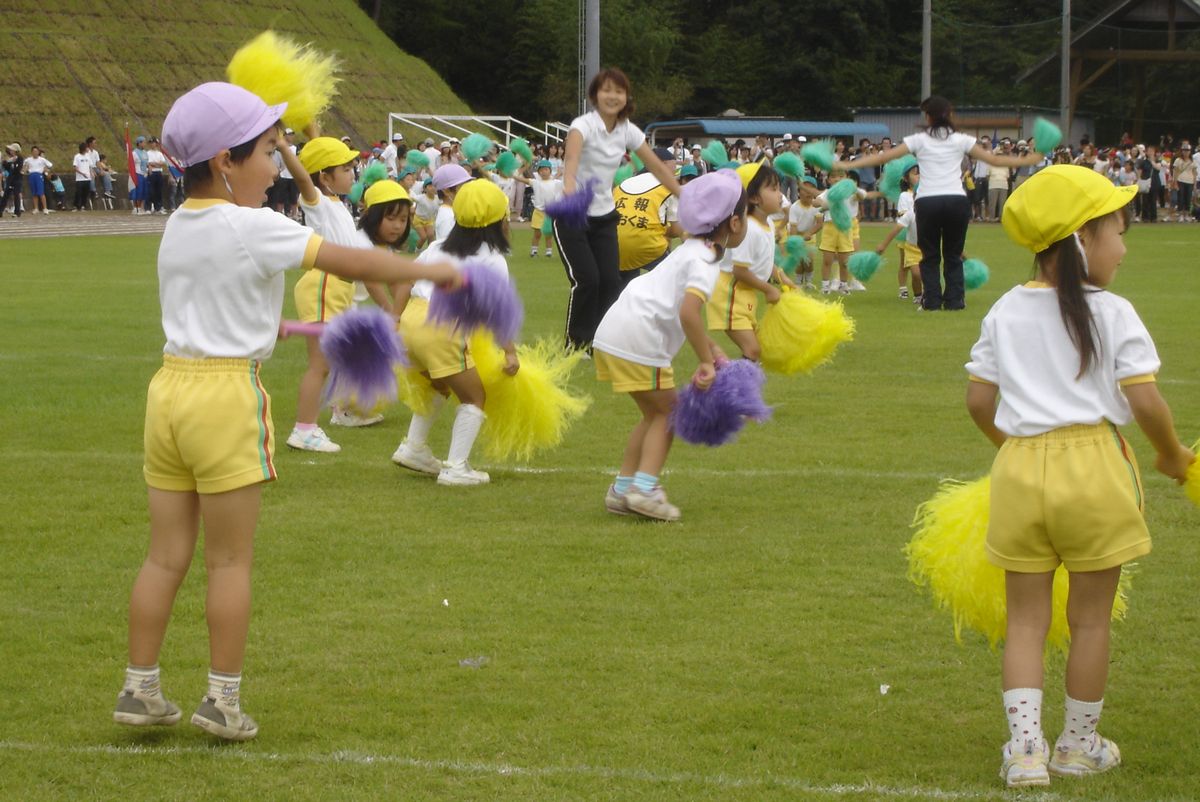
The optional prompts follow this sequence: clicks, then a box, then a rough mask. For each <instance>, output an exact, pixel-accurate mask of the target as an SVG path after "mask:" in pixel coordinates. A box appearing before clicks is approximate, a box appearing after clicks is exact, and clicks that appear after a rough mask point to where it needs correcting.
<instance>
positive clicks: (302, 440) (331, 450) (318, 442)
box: [287, 426, 342, 454]
mask: <svg viewBox="0 0 1200 802" xmlns="http://www.w3.org/2000/svg"><path fill="white" fill-rule="evenodd" d="M287 444H288V446H290V447H291V448H298V449H300V450H301V451H321V452H324V453H326V454H336V453H337V452H339V451H341V450H342V447H341V446H339V445H338V444H337V443H335V442H333V441H332V440H330V439H329V435H327V434H325V432H323V431H322V430H321V427H320V426H317V427H316V428H313V429H309V430H308V431H307V432H302V431H300V430H299V429H292V433H291V434H289V435H288V439H287Z"/></svg>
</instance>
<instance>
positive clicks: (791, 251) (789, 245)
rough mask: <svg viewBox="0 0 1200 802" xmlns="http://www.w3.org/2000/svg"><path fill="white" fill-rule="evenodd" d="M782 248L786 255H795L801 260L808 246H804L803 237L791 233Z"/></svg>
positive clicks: (806, 252)
mask: <svg viewBox="0 0 1200 802" xmlns="http://www.w3.org/2000/svg"><path fill="white" fill-rule="evenodd" d="M783 247H784V250H786V251H787V253H788V256H795V257H796V258H797V259H800V260H803V259H804V257H805V256H806V255H807V254H808V248H807V247H806V246H805V242H804V237H800V236H796V235H792V236H790V237H788V238H787V240H786V241H784V243H783Z"/></svg>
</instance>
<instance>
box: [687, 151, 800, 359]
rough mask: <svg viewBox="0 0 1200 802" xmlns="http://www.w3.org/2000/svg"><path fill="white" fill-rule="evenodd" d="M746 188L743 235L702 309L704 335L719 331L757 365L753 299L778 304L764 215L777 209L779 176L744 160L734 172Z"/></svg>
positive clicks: (772, 251)
mask: <svg viewBox="0 0 1200 802" xmlns="http://www.w3.org/2000/svg"><path fill="white" fill-rule="evenodd" d="M736 172H737V174H738V178H740V179H741V181H742V187H744V188H745V190H746V200H747V217H748V220H747V221H746V237H745V239H743V240H742V241H741V243H740V244H739V245H737V246H736V247H734V248H730V249H729V250H728V251H726V253H725V256H724V258H723V259H721V275H720V276H719V277H718V278H717V284H716V286H715V287H714V288H713V292H712V298H710V299H709V301H708V303H707V304H706V305H705V314H706V319H707V321H708V329H709V331H723V332H725V335H726V336H727V337H729V339H731V340H733V343H734V345H736V346H737V347H738V348H740V349H741V351H742V356H744V357H745V358H746V359H750V360H754V361H757V360H758V357H759V354H760V353H761V350H762V349H761V348H760V347H759V345H758V337H756V336H755V334H754V331H755V329H757V328H758V295H759V293H761V294H762V295H763V297H764V298H766V300H767V303H769V304H773V303H775V302H777V301H778V300H779V297H780V292H779V288H778V287H776V286H774V285H773V284H771V280H772V279H775V278H776V274H777V273H779V272H781V271H778V270H777V269H776V267H775V236H774V232H773V231H772V229H771V224H770V216H771V215H773V214H776V213H777V212H779V211H780V210H781V209H782V208H783V191H782V189H781V187H780V182H779V173H777V172H775V170H774V169H773V168H772V167H771V166H769V165H766V164H761V163H759V162H750V163H749V164H743V165H742V166H741V167H738V168H737V171H736Z"/></svg>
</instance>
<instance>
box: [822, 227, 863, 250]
mask: <svg viewBox="0 0 1200 802" xmlns="http://www.w3.org/2000/svg"><path fill="white" fill-rule="evenodd" d="M853 230H854V229H853V228H851V230H850V231H842V230H841V229H839V228H838V227H837V226H835V225H834V224H833V221H832V220H826V221H825V225H823V226H821V244H820V245H819V246H818V247H819V248H820V249H821V250H822V251H825V252H826V253H854V238H853V237H851V236H850V234H851V232H852V231H853Z"/></svg>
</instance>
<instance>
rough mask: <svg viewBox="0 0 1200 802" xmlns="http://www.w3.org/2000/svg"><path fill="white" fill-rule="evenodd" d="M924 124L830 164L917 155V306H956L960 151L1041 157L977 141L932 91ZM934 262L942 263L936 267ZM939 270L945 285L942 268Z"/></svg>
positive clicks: (962, 217)
mask: <svg viewBox="0 0 1200 802" xmlns="http://www.w3.org/2000/svg"><path fill="white" fill-rule="evenodd" d="M921 111H922V112H923V113H924V115H925V130H924V131H921V132H918V133H915V134H912V135H910V136H906V137H905V138H904V142H903V143H902V144H900V145H897V146H896V147H894V148H889V149H887V150H883V151H880V152H879V153H874V154H871V155H869V156H863V157H861V158H859V159H857V160H855V161H853V162H842V161H838V162H835V166H836V167H840V168H842V169H853V168H854V167H856V166H860V167H872V166H875V165H879V164H884V163H885V162H889V161H891V160H892V159H898V158H900V157H901V156H903V155H905V154H906V153H911V154H912V155H914V156H916V157H917V161H918V162H919V163H920V165H921V177H922V180H921V186H920V188H919V189H918V190H917V197H916V202H915V205H914V208H915V209H916V214H917V232H918V236H919V237H920V242H919V243H917V244H918V245H919V247H920V248H921V280H922V283H923V285H924V293H923V298H922V308H923V309H926V310H931V311H932V310H935V309H947V310H957V309H963V308H965V307H966V288H965V286H964V285H963V269H962V252H963V248H964V247H965V245H966V241H967V225H968V224H969V223H970V222H971V203H970V201H969V200H967V193H966V190H965V189H964V188H963V182H962V175H961V173H960V168H961V166H962V157H963V156H964V155H969V156H970V157H971V158H973V159H975V160H977V161H982V162H986V163H988V164H992V165H999V166H1004V167H1021V166H1024V165H1030V164H1037V163H1038V162H1039V161H1041V159H1042V157H1041V155H1039V154H1038V153H1035V152H1033V151H1032V150H1031V151H1030V152H1029V153H1028V154H1026V155H1024V156H1005V155H1002V154H998V153H992V152H991V151H990V150H986V149H984V148H983V147H981V146H980V145H979V144H978V143H977V142H976V141H975V137H973V136H970V135H968V134H963V133H959V132H957V131H956V130H955V129H954V121H953V119H952V115H953V111H954V109H953V107H952V106H951V105H950V101H948V100H946V99H945V98H943V97H938V96H937V95H932V96H930V97H927V98H925V100H924V101H922V103H921ZM939 264H940V265H942V266H943V269H939ZM943 272H944V273H945V279H946V282H945V288H944V290H943V287H942V273H943Z"/></svg>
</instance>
